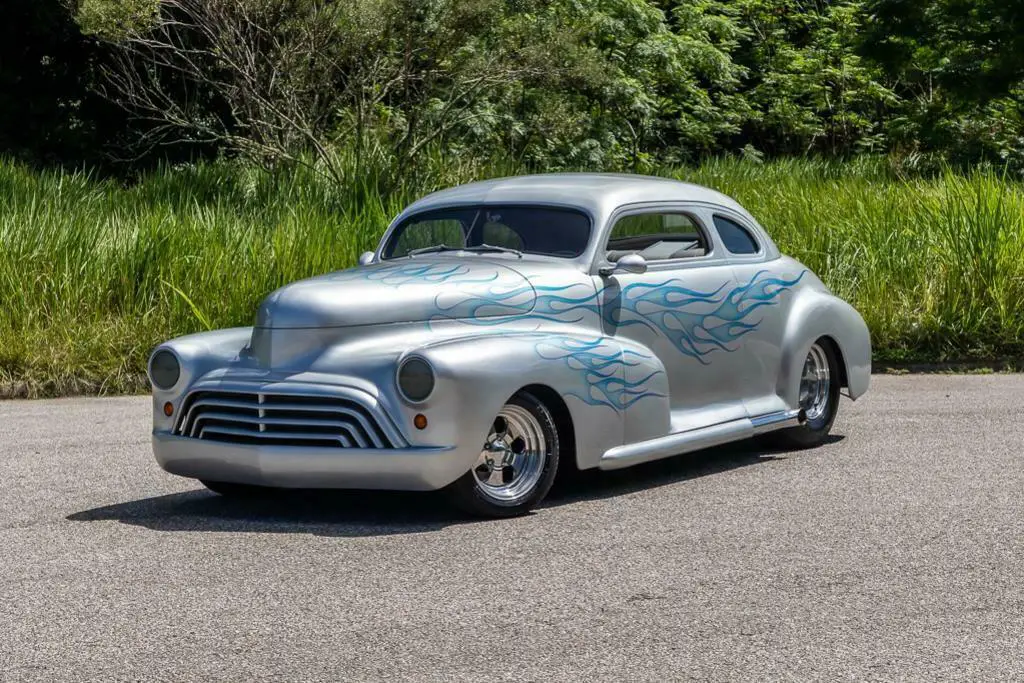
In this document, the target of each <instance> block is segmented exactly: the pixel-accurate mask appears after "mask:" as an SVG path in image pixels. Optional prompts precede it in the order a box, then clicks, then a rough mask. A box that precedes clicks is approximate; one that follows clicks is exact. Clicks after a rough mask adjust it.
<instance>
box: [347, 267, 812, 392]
mask: <svg viewBox="0 0 1024 683" xmlns="http://www.w3.org/2000/svg"><path fill="white" fill-rule="evenodd" d="M471 273H472V270H471V268H470V267H468V266H466V265H463V264H454V265H453V264H419V263H415V264H413V263H408V262H403V263H399V264H393V265H392V264H387V265H383V266H375V267H371V268H359V269H354V270H351V271H345V272H343V273H339V274H338V275H337V276H336V277H337V278H339V279H365V280H368V281H372V282H380V283H382V284H385V285H390V286H395V287H400V286H402V285H405V284H413V283H417V284H423V283H427V284H440V283H446V284H455V285H461V284H485V285H486V284H488V283H491V284H490V285H489V286H488V287H486V289H484V290H483V291H480V290H479V289H475V288H474V290H475V291H472V292H460V291H458V290H457V289H456V290H450V291H443V292H441V293H439V294H437V295H436V296H435V297H434V301H433V311H432V312H430V313H429V318H430V320H433V321H437V320H451V319H457V320H459V321H460V322H463V323H466V324H470V325H479V326H501V325H506V324H510V323H512V324H514V323H517V322H522V321H538V322H540V321H548V322H561V323H576V322H581V321H583V320H584V318H585V317H586V316H588V315H591V316H594V319H595V322H597V321H598V320H602V321H603V322H604V324H605V325H607V326H610V327H612V328H618V327H629V326H632V325H642V326H644V327H646V328H647V329H649V330H651V331H652V332H654V333H656V334H658V335H660V336H662V337H664V338H665V339H667V340H668V341H669V342H670V343H671V344H672V346H673V347H674V348H676V349H677V350H678V351H679V352H680V353H681V354H683V355H685V356H689V357H691V358H694V359H695V360H697V361H698V362H700V363H702V364H704V365H707V364H709V363H710V362H711V361H710V360H709V359H708V358H706V356H708V355H709V354H711V353H712V352H714V351H725V352H733V351H735V350H736V349H737V347H736V346H735V342H737V341H738V340H739V339H740V338H742V337H743V336H744V335H747V334H749V333H751V332H753V331H754V330H756V329H757V328H758V326H759V325H760V324H761V318H757V319H752V318H753V317H755V315H754V314H755V312H756V311H757V310H758V309H761V308H763V307H766V306H773V305H776V304H777V303H778V301H779V297H780V296H781V295H782V294H783V293H784V292H786V291H789V290H790V289H791V288H792V287H794V286H795V285H796V284H797V283H799V282H800V281H801V280H802V279H803V277H804V275H805V274H806V273H807V271H806V270H804V271H801V272H800V274H799V275H797V276H796V277H795V278H792V279H784V278H780V277H774V276H772V275H770V274H769V271H767V270H761V271H758V272H757V273H755V274H754V275H753V277H751V278H750V281H749V282H747V283H745V284H742V283H741V284H739V285H736V286H734V287H732V288H731V289H728V290H727V287H728V285H729V283H728V282H726V283H723V284H722V285H721V286H719V287H718V288H717V289H714V290H711V291H700V290H695V289H690V288H688V287H685V286H684V285H683V280H681V279H679V278H670V279H667V280H664V281H661V282H651V283H648V282H634V283H631V284H627V285H626V286H625V287H622V288H621V290H618V291H616V290H615V289H611V288H607V287H606V288H604V289H602V290H600V291H595V290H594V289H593V288H591V287H590V286H588V285H586V284H582V283H574V284H570V285H557V286H544V285H536V286H531V285H530V284H525V285H524V284H521V283H520V282H519V281H516V282H514V283H510V284H507V285H505V284H502V283H500V282H498V280H499V271H497V270H495V271H494V272H493V273H492V274H491V273H489V274H487V275H481V276H474V275H471ZM603 298H604V299H607V301H605V302H604V303H603V304H602V299H603ZM488 315H490V316H493V317H487V316H488ZM427 325H428V326H429V325H430V322H429V321H428V322H427ZM535 348H536V352H537V354H538V355H539V356H540V357H541V358H545V359H548V360H558V361H561V362H564V363H565V364H566V365H567V366H568V367H569V368H570V369H572V370H574V371H576V372H578V373H579V375H580V378H581V380H582V381H583V386H586V387H588V388H589V393H588V394H586V395H583V394H576V393H574V394H570V395H573V396H576V397H577V398H579V399H580V400H582V401H584V402H586V403H588V404H591V405H605V406H610V407H613V408H615V409H617V410H622V409H625V408H627V407H629V406H631V405H633V404H634V403H636V402H637V401H639V400H641V399H643V398H647V397H650V396H660V395H661V394H657V393H652V392H650V391H648V390H647V389H646V388H645V387H646V383H647V382H648V381H649V380H650V379H651V378H652V377H654V376H655V375H657V374H659V372H660V371H657V372H653V373H651V374H650V375H647V376H646V377H642V378H639V379H636V380H632V381H626V380H625V379H624V377H625V374H626V372H625V370H626V368H628V367H635V366H638V365H641V364H642V363H641V362H640V361H639V360H636V359H637V358H640V359H643V358H648V357H645V356H643V355H642V354H639V353H637V352H635V351H630V350H625V351H620V349H619V347H618V345H617V344H615V343H614V342H611V341H609V340H607V339H606V338H601V337H599V338H597V339H594V340H581V339H577V338H560V339H558V338H556V339H550V340H545V341H542V342H538V343H537V345H536V347H535Z"/></svg>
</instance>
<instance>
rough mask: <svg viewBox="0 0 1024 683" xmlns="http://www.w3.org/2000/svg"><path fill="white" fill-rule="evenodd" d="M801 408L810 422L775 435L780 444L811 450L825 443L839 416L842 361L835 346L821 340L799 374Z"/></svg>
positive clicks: (810, 352) (810, 353)
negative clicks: (840, 368)
mask: <svg viewBox="0 0 1024 683" xmlns="http://www.w3.org/2000/svg"><path fill="white" fill-rule="evenodd" d="M799 392H800V393H799V396H800V398H799V401H800V408H802V409H803V411H804V413H805V414H806V416H807V420H806V421H805V422H804V423H803V424H802V425H800V426H799V427H792V428H790V429H784V430H782V431H779V432H777V433H776V437H777V440H778V442H779V443H780V445H782V446H786V447H791V448H811V447H814V446H819V445H821V444H822V443H824V442H825V439H826V438H827V437H828V433H829V432H830V431H831V430H832V423H833V422H835V421H836V415H837V414H838V413H839V359H838V358H837V357H836V352H835V350H834V348H833V346H832V344H831V343H830V342H829V341H827V340H825V339H819V340H818V341H816V342H814V344H813V345H812V346H811V350H810V351H808V353H807V358H805V359H804V367H803V371H802V372H801V373H800V387H799Z"/></svg>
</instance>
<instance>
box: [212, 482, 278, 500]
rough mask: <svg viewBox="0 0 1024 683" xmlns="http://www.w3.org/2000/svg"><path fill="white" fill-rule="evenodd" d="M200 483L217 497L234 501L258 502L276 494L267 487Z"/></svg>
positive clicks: (230, 483) (229, 483) (228, 483)
mask: <svg viewBox="0 0 1024 683" xmlns="http://www.w3.org/2000/svg"><path fill="white" fill-rule="evenodd" d="M199 483H201V484H202V485H203V486H205V487H206V488H208V489H210V490H211V491H213V492H214V493H216V494H217V495H220V496H224V497H225V498H231V499H233V500H257V499H260V498H268V497H270V495H271V494H272V493H273V492H274V489H271V488H267V487H266V486H255V485H253V484H235V483H232V482H227V481H207V480H205V479H200V480H199Z"/></svg>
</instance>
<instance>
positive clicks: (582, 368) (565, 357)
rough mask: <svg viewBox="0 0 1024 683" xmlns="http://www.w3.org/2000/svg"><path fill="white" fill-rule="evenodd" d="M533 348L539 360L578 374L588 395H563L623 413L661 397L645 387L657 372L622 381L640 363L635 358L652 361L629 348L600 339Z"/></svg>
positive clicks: (559, 341)
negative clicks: (627, 370) (547, 361)
mask: <svg viewBox="0 0 1024 683" xmlns="http://www.w3.org/2000/svg"><path fill="white" fill-rule="evenodd" d="M535 348H536V351H537V355H538V356H540V357H541V358H544V359H546V360H557V361H561V362H563V363H565V365H566V366H567V367H568V368H569V369H570V370H573V371H574V372H576V373H578V374H579V377H580V380H581V386H584V387H588V389H589V391H588V393H587V394H581V393H577V392H569V393H567V394H566V395H567V396H575V397H576V398H578V399H580V400H581V401H583V402H584V403H588V404H590V405H592V406H608V407H609V408H614V409H615V410H624V409H626V408H628V407H629V406H631V405H633V404H634V403H636V402H637V401H640V400H642V399H645V398H651V397H654V396H663V394H659V393H656V392H653V391H650V390H649V389H648V387H647V382H648V381H649V380H650V379H651V378H652V377H655V376H657V375H659V374H661V371H660V370H655V371H654V372H651V373H650V374H648V375H646V376H644V377H640V378H638V379H634V380H626V379H625V372H626V369H627V368H630V367H636V366H639V365H642V364H643V363H642V362H641V360H634V359H643V360H653V358H652V357H651V356H645V355H644V354H642V353H638V352H636V351H631V350H628V349H627V350H624V351H620V350H619V347H618V345H617V344H615V343H614V342H610V341H608V340H606V339H603V338H600V337H598V338H597V339H593V340H588V339H577V338H572V337H560V338H553V339H545V340H544V341H542V342H538V343H537V344H536V346H535Z"/></svg>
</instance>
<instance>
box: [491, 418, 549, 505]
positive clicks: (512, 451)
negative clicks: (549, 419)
mask: <svg viewBox="0 0 1024 683" xmlns="http://www.w3.org/2000/svg"><path fill="white" fill-rule="evenodd" d="M546 459H547V440H546V439H545V438H544V430H543V428H542V427H541V425H540V422H539V421H538V420H537V418H535V417H534V416H533V414H532V413H531V412H530V411H528V410H526V409H525V408H522V407H520V406H517V405H514V404H511V403H506V404H505V407H504V408H502V409H501V412H500V413H498V416H497V417H496V418H494V423H493V424H492V425H491V430H490V434H488V435H487V441H486V442H485V443H484V448H483V450H482V451H480V457H479V458H477V461H476V465H475V466H474V467H473V476H474V477H475V479H476V486H477V488H478V489H479V490H480V491H481V492H482V493H483V494H484V495H485V496H487V497H488V498H490V499H492V500H495V501H497V502H500V503H508V502H511V501H515V500H518V499H520V498H522V497H523V496H525V495H527V494H529V493H530V492H531V491H533V489H534V488H535V487H536V486H537V483H538V482H539V481H540V480H541V477H542V475H543V474H544V462H545V460H546Z"/></svg>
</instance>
